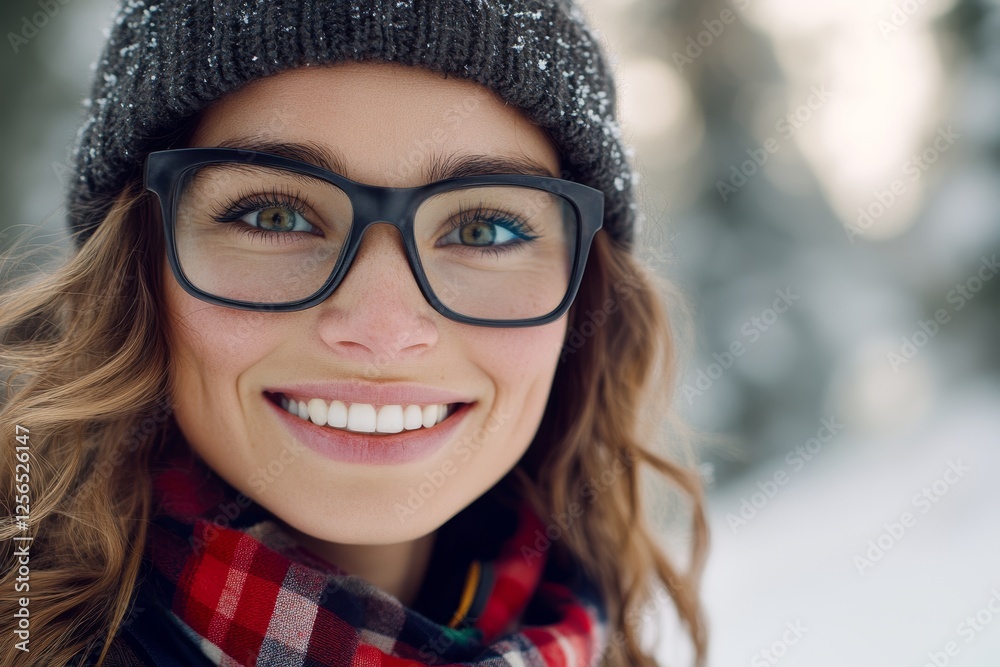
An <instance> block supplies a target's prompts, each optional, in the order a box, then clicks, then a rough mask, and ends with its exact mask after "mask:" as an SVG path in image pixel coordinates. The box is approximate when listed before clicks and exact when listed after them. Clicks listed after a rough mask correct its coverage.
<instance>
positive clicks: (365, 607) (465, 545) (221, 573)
mask: <svg viewBox="0 0 1000 667" xmlns="http://www.w3.org/2000/svg"><path fill="white" fill-rule="evenodd" d="M181 450H183V451H181ZM163 463H165V465H162V464H161V465H157V469H158V470H157V472H156V474H155V475H154V503H155V505H154V517H153V523H152V526H151V527H150V536H149V542H148V544H147V550H146V558H147V559H148V565H149V566H150V567H149V576H150V582H149V583H150V584H151V586H152V589H153V590H155V591H156V593H155V595H156V596H157V597H158V598H159V599H160V600H161V601H162V603H163V605H164V606H165V607H167V608H168V609H170V611H171V617H172V618H173V619H174V620H175V621H177V624H178V626H179V627H180V628H181V630H182V631H183V632H184V634H186V635H187V636H188V637H189V638H190V639H192V640H193V641H194V642H195V644H196V645H198V646H199V647H200V649H201V650H202V652H203V653H204V654H205V655H206V656H208V658H209V659H210V660H211V661H212V662H213V663H215V664H217V665H221V666H224V667H235V666H237V665H255V666H257V667H263V666H265V665H271V666H280V667H297V666H302V667H305V666H309V667H320V666H324V665H338V666H339V665H344V666H347V665H350V666H357V667H362V666H364V667H376V666H379V665H384V666H385V667H402V666H404V665H480V666H484V667H485V666H489V667H515V666H516V667H546V666H549V665H559V666H561V667H590V666H591V665H596V664H597V663H598V661H599V658H600V657H601V653H602V651H603V650H604V648H605V640H606V635H607V628H606V624H607V619H606V614H605V611H606V610H605V609H604V607H603V603H602V602H601V599H600V596H599V594H598V591H597V588H596V586H594V584H593V582H592V581H591V580H590V579H588V578H587V577H586V576H585V575H583V573H582V571H581V570H580V569H579V568H578V567H573V566H572V564H566V563H562V564H559V563H557V562H556V560H557V559H556V558H555V557H551V558H550V557H549V555H550V552H551V551H553V550H552V549H551V548H550V547H551V544H550V542H549V541H548V538H547V537H546V526H545V525H544V524H543V523H542V521H541V520H540V519H539V517H538V516H537V514H536V513H535V512H533V511H532V510H531V509H530V508H529V507H528V505H527V504H525V503H517V504H516V505H514V507H515V511H509V509H508V511H507V512H506V514H499V513H497V508H499V507H502V505H501V504H499V503H498V502H497V500H496V498H495V497H494V495H495V494H494V493H493V492H494V491H495V490H496V489H497V488H498V487H500V486H501V485H500V484H499V483H498V485H497V487H494V489H491V490H490V491H489V492H487V493H486V494H484V495H483V496H481V497H480V498H479V499H477V500H476V501H475V502H473V503H472V504H470V505H469V507H467V508H465V509H464V510H462V512H460V513H459V514H458V515H456V516H455V517H453V518H452V519H451V520H450V521H448V522H447V523H445V524H444V525H443V526H442V527H441V528H440V529H439V530H438V533H437V535H436V536H435V543H434V547H433V549H434V551H433V553H432V558H431V565H430V566H429V569H428V573H427V575H426V577H425V581H424V583H423V584H422V586H423V587H422V588H421V592H420V594H419V595H418V599H417V601H416V602H420V606H421V610H420V611H418V610H416V609H414V608H410V607H407V606H404V605H403V604H402V603H401V602H400V601H399V600H398V599H397V598H395V597H394V596H392V595H389V594H388V593H386V592H384V591H382V590H381V589H379V588H377V587H376V586H374V585H373V584H371V583H370V582H368V581H367V580H365V579H363V578H361V577H360V576H353V575H350V574H348V573H346V572H345V571H343V570H341V569H340V568H338V567H337V566H336V565H334V564H331V563H329V562H327V561H325V560H323V559H321V558H319V557H318V556H317V555H315V554H313V553H312V552H310V551H308V550H306V549H305V548H304V547H301V546H299V545H298V544H296V543H295V542H294V540H293V539H292V538H291V537H290V536H289V535H288V533H287V532H286V531H284V530H283V529H282V527H281V526H280V524H279V522H277V521H276V520H275V517H274V516H273V515H271V514H270V513H269V512H268V511H267V510H265V509H264V508H263V507H261V506H260V505H257V504H256V503H253V502H252V501H249V499H248V498H247V497H246V496H242V495H240V494H238V493H237V492H236V490H235V489H234V488H233V487H231V486H230V485H229V484H228V483H226V482H225V481H224V480H222V478H221V477H219V476H218V475H217V474H215V473H214V472H213V471H211V470H210V469H209V468H208V467H207V465H206V464H205V463H204V462H202V461H201V460H200V459H198V458H197V457H196V456H195V455H193V454H192V453H191V452H190V450H189V449H188V448H187V447H183V448H178V449H177V450H175V451H174V452H173V453H171V454H168V458H167V459H166V460H165V461H164V462H163ZM505 479H506V478H505ZM501 481H504V480H501ZM238 500H240V501H242V505H241V504H240V503H239V502H237V501H238ZM508 506H509V505H508ZM497 526H507V527H508V529H509V530H501V531H498V529H497ZM476 531H478V535H477V532H476ZM491 536H492V537H493V538H494V540H493V542H494V543H495V548H494V549H493V550H492V551H490V550H486V551H482V550H480V553H479V556H480V557H477V554H476V553H472V554H468V553H464V552H468V551H470V550H471V551H473V552H475V545H479V544H488V543H489V542H490V539H489V538H490V537H491ZM452 547H455V548H452ZM484 554H485V555H484ZM463 557H464V560H463ZM459 591H460V592H459ZM449 592H450V594H451V595H450V596H449V595H448V593H449ZM449 601H450V605H449ZM449 610H450V611H449ZM435 616H436V617H437V620H434V618H432V617H435ZM449 616H450V619H449V620H445V619H448V617H449Z"/></svg>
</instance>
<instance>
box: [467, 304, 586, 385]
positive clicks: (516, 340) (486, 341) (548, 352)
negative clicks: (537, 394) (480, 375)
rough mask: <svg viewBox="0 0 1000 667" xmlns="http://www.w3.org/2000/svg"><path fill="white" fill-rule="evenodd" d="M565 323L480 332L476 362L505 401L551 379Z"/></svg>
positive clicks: (562, 321)
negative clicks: (481, 333) (481, 334)
mask: <svg viewBox="0 0 1000 667" xmlns="http://www.w3.org/2000/svg"><path fill="white" fill-rule="evenodd" d="M565 331H566V329H565V320H560V321H558V322H554V323H553V324H551V325H546V326H543V327H525V328H523V329H508V330H504V329H497V330H495V332H491V331H489V330H485V331H484V335H483V336H482V338H481V340H479V341H478V343H477V345H476V346H475V349H476V350H477V354H479V355H480V356H479V359H478V363H479V365H480V367H481V368H483V369H484V370H485V371H486V373H488V374H489V375H490V377H491V379H492V380H493V382H494V383H495V385H496V390H497V393H498V394H499V395H501V396H504V397H506V399H507V400H512V399H515V397H518V398H517V399H515V400H521V399H522V398H523V397H524V396H525V395H526V394H527V392H529V391H530V390H531V388H532V386H535V385H537V384H538V383H539V382H545V383H548V382H549V381H550V380H551V377H552V373H553V371H554V368H555V364H556V362H557V361H558V359H559V351H560V350H561V349H562V342H563V337H564V335H565Z"/></svg>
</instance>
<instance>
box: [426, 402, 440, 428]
mask: <svg viewBox="0 0 1000 667" xmlns="http://www.w3.org/2000/svg"><path fill="white" fill-rule="evenodd" d="M440 407H441V406H440V405H425V406H424V408H423V417H424V421H423V424H424V428H430V427H431V426H434V424H437V421H438V409H439V408H440Z"/></svg>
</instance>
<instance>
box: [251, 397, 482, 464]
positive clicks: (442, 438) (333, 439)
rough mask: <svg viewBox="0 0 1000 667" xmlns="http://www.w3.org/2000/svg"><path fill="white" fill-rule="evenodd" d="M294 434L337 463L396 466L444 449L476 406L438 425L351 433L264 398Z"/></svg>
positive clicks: (462, 407)
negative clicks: (319, 424) (291, 411)
mask: <svg viewBox="0 0 1000 667" xmlns="http://www.w3.org/2000/svg"><path fill="white" fill-rule="evenodd" d="M264 402H265V403H267V404H268V405H270V406H271V408H272V409H273V410H274V411H275V412H277V414H278V417H279V419H281V420H282V421H283V422H284V423H285V425H286V426H287V427H288V429H289V430H290V431H291V432H292V434H293V435H294V436H295V437H296V438H297V439H298V440H299V441H300V442H302V443H304V444H305V445H306V447H308V448H309V449H311V450H313V451H314V452H316V453H317V454H320V455H322V456H325V457H326V458H328V459H333V460H334V461H343V462H345V463H367V464H369V465H393V464H400V463H408V462H410V461H417V460H419V459H422V458H425V457H428V456H430V455H431V454H433V453H434V452H436V451H437V450H439V449H441V447H443V446H444V445H445V443H447V442H448V441H449V440H451V437H452V435H454V433H455V431H457V430H458V427H459V426H461V425H462V422H463V421H464V420H465V416H466V415H467V414H468V413H469V411H470V409H471V408H472V406H473V405H475V403H466V404H464V405H462V406H460V407H459V408H458V409H456V410H455V412H453V413H452V414H450V415H448V417H447V418H446V419H445V420H444V421H442V422H441V423H439V424H435V425H434V426H432V427H430V428H424V427H421V428H418V429H414V430H412V431H400V432H399V433H380V434H369V433H352V432H350V431H343V430H340V429H333V428H328V427H326V426H316V424H313V423H312V422H311V421H306V420H305V419H302V418H301V417H297V416H295V415H293V414H291V413H290V412H288V411H287V410H285V409H284V408H282V407H281V406H280V405H275V404H274V402H272V401H270V400H268V399H267V398H265V399H264Z"/></svg>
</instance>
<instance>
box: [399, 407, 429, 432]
mask: <svg viewBox="0 0 1000 667" xmlns="http://www.w3.org/2000/svg"><path fill="white" fill-rule="evenodd" d="M423 425H424V411H423V410H421V409H420V406H419V405H407V406H406V409H405V410H403V428H405V429H406V430H407V431H412V430H414V429H418V428H420V427H421V426H423Z"/></svg>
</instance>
